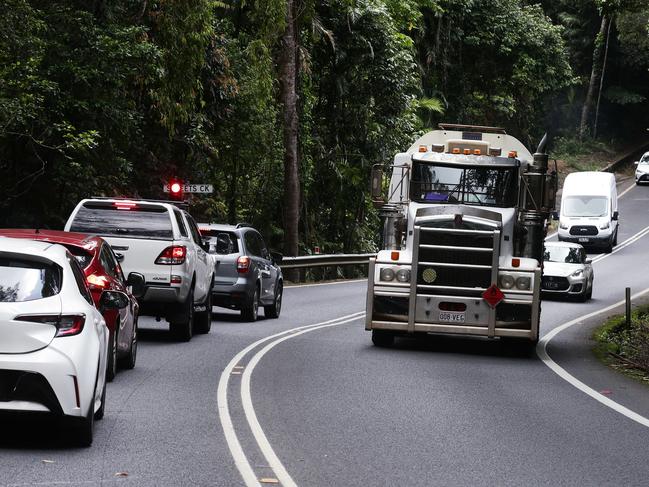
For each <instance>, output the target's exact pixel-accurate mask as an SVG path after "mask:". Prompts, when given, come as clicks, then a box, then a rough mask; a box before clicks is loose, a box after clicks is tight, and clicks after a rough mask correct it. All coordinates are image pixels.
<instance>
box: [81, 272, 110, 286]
mask: <svg viewBox="0 0 649 487" xmlns="http://www.w3.org/2000/svg"><path fill="white" fill-rule="evenodd" d="M86 281H88V285H89V286H90V289H93V288H95V289H97V288H98V289H104V288H105V287H106V286H107V285H108V278H107V277H106V276H101V275H97V274H90V275H89V276H88V277H86Z"/></svg>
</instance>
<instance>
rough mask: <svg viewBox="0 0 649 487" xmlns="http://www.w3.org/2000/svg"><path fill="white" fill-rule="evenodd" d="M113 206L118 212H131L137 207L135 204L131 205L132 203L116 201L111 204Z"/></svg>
mask: <svg viewBox="0 0 649 487" xmlns="http://www.w3.org/2000/svg"><path fill="white" fill-rule="evenodd" d="M113 206H114V207H115V208H117V209H118V210H131V209H133V208H136V207H137V203H133V202H132V201H116V202H115V203H113Z"/></svg>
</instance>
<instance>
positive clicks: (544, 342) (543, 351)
mask: <svg viewBox="0 0 649 487" xmlns="http://www.w3.org/2000/svg"><path fill="white" fill-rule="evenodd" d="M647 293H649V288H646V289H643V290H642V291H640V292H639V293H636V294H634V295H633V296H631V299H632V300H634V299H637V298H639V297H640V296H643V295H645V294H647ZM624 302H625V301H624V300H621V301H618V302H617V303H614V304H611V305H610V306H607V307H606V308H602V309H600V310H598V311H593V312H592V313H588V314H586V315H583V316H580V317H578V318H575V319H574V320H572V321H569V322H567V323H564V324H563V325H561V326H558V327H557V328H555V329H553V330H552V331H551V332H549V333H548V334H546V335H545V336H544V337H543V338H541V340H540V341H539V343H538V344H537V345H536V354H537V355H538V357H539V358H540V359H541V361H542V362H543V363H544V364H545V365H547V366H548V367H549V368H550V369H551V370H552V371H553V372H554V373H555V374H557V375H558V376H559V377H561V378H562V379H563V380H565V381H567V382H568V383H569V384H571V385H572V386H574V387H576V388H577V389H579V390H580V391H581V392H583V393H585V394H588V395H589V396H590V397H592V398H593V399H595V400H597V401H599V402H601V403H602V404H603V405H604V406H607V407H609V408H611V409H613V410H614V411H616V412H618V413H620V414H622V415H624V416H626V417H627V418H629V419H631V420H633V421H635V422H637V423H640V424H641V425H642V426H646V427H647V428H649V419H648V418H645V417H644V416H641V415H640V414H638V413H636V412H634V411H632V410H630V409H629V408H627V407H625V406H622V405H621V404H619V403H617V402H615V401H613V400H612V399H609V398H608V397H606V396H604V395H602V394H600V393H599V392H597V391H596V390H594V389H592V388H591V387H589V386H587V385H586V384H584V383H583V382H581V381H580V380H579V379H577V378H576V377H575V376H573V375H571V374H570V373H569V372H568V371H566V369H564V368H563V367H561V366H560V365H559V364H557V363H556V362H555V361H554V360H552V359H551V358H550V356H549V355H548V351H547V346H548V343H550V340H552V339H553V338H554V337H555V336H557V335H558V334H559V333H561V332H562V331H564V330H567V329H568V328H570V327H571V326H574V325H576V324H577V323H580V322H582V321H584V320H587V319H589V318H592V317H593V316H597V315H599V314H602V313H606V312H607V311H611V310H612V309H615V308H617V307H618V306H622V305H623V304H624Z"/></svg>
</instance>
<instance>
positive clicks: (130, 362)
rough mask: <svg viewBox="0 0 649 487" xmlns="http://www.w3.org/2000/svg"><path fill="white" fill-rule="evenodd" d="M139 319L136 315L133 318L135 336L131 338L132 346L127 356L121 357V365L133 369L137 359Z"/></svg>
mask: <svg viewBox="0 0 649 487" xmlns="http://www.w3.org/2000/svg"><path fill="white" fill-rule="evenodd" d="M137 320H138V316H137V315H136V316H135V317H134V318H133V338H132V339H131V346H130V348H129V349H128V353H127V354H126V356H125V357H123V358H122V359H120V365H121V366H122V367H124V368H125V369H132V368H134V367H135V360H136V359H137Z"/></svg>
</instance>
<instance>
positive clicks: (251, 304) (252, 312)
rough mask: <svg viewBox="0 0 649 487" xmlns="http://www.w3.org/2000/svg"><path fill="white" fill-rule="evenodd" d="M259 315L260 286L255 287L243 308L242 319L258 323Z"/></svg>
mask: <svg viewBox="0 0 649 487" xmlns="http://www.w3.org/2000/svg"><path fill="white" fill-rule="evenodd" d="M258 313H259V286H255V291H254V292H253V293H252V296H250V297H249V298H246V302H245V303H244V305H243V308H241V318H243V320H244V321H257V316H258Z"/></svg>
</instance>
